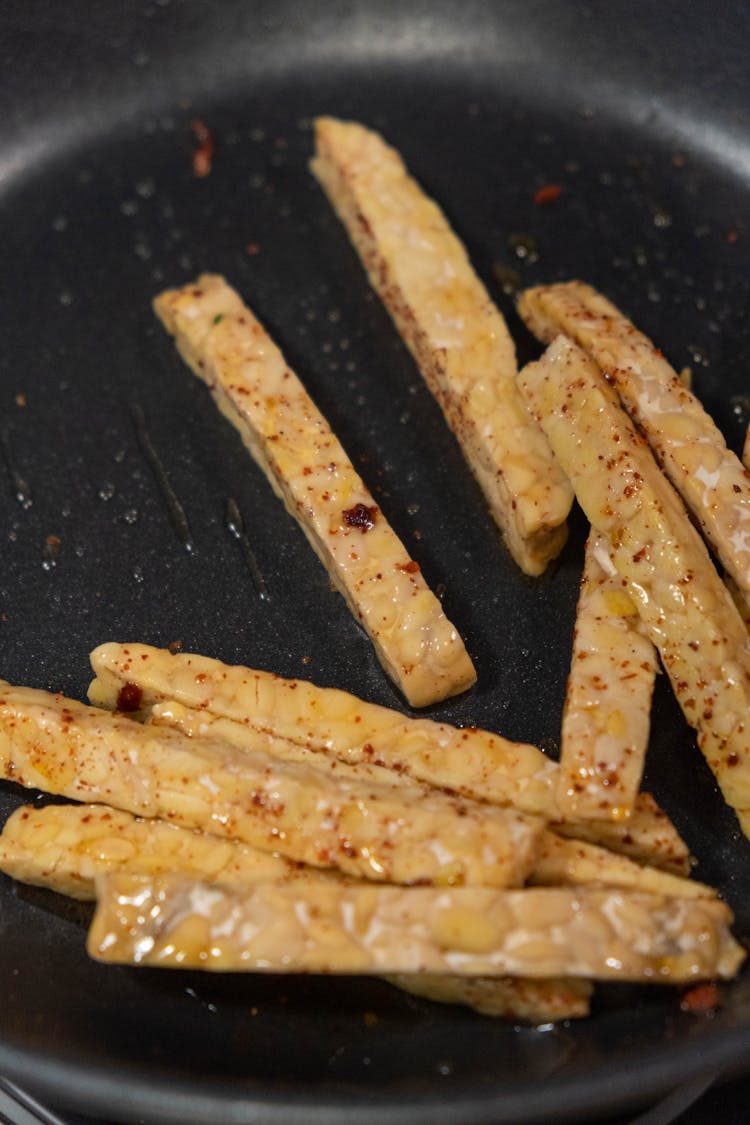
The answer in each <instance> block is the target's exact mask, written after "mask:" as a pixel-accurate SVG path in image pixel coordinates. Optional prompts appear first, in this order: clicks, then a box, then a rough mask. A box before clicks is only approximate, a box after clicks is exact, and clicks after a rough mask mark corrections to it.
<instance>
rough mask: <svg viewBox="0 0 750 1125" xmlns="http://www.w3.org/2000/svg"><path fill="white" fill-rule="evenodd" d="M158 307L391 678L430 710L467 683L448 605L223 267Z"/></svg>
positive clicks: (468, 670) (470, 671)
mask: <svg viewBox="0 0 750 1125" xmlns="http://www.w3.org/2000/svg"><path fill="white" fill-rule="evenodd" d="M154 308H155V310H156V312H157V314H158V316H159V317H160V318H161V320H162V322H163V324H164V326H165V328H166V329H167V331H168V332H170V333H171V334H172V335H173V336H174V337H175V342H176V344H177V347H178V348H179V351H180V353H181V355H182V356H183V358H184V359H185V361H186V363H187V364H188V365H189V366H190V368H191V369H192V370H193V371H194V372H195V374H196V375H198V376H199V377H200V378H201V379H203V380H205V382H206V383H207V384H208V387H209V389H210V391H211V393H212V395H213V397H214V399H215V400H216V403H217V405H218V406H219V408H220V409H221V410H222V412H223V413H224V414H225V415H226V416H227V417H228V418H229V420H230V421H231V422H232V424H233V425H234V426H235V427H236V428H237V430H238V431H239V433H240V435H241V437H242V439H243V441H244V442H245V445H246V446H247V448H248V449H249V451H250V453H251V454H252V456H253V457H254V458H255V460H256V461H257V463H258V464H259V465H260V467H261V468H262V469H263V471H264V472H265V474H266V476H267V477H268V480H269V481H270V483H271V485H272V486H273V488H274V490H275V491H276V493H277V495H278V496H280V497H281V499H282V500H283V501H284V503H285V505H286V507H287V509H288V510H289V512H290V513H291V514H292V515H293V516H294V517H295V518H296V519H297V521H298V523H299V525H300V527H301V528H302V530H303V531H304V532H305V535H306V536H307V538H308V540H309V541H310V543H311V545H312V547H313V548H314V550H315V551H316V552H317V554H318V556H319V558H320V559H321V561H322V563H323V565H324V566H325V567H326V568H327V570H328V572H329V574H330V575H331V578H332V579H333V581H334V582H335V584H336V586H337V587H338V589H339V590H340V591H341V593H342V594H343V595H344V597H345V598H346V601H347V603H348V605H349V608H350V609H351V611H352V613H353V614H354V616H355V617H356V618H357V620H358V621H360V622H361V623H362V625H363V626H364V628H365V629H366V630H367V632H368V634H369V636H370V639H371V640H372V642H373V645H374V646H375V651H376V652H377V655H378V657H379V659H380V661H381V663H382V665H383V667H384V668H385V670H386V671H387V672H388V674H389V676H391V677H392V679H393V680H394V682H395V683H396V684H397V685H398V687H399V688H400V689H401V691H402V692H403V693H404V695H405V696H406V698H407V700H408V701H409V703H411V704H412V706H414V707H425V706H427V705H428V704H430V703H436V702H437V701H439V700H441V699H445V698H446V697H447V696H450V695H455V694H456V693H458V692H461V691H465V690H466V688H468V687H471V685H472V684H473V683H474V681H475V680H476V673H475V671H474V667H473V665H472V663H471V660H470V659H469V655H468V653H467V652H466V649H465V648H464V644H463V641H462V640H461V638H460V637H459V635H458V633H457V632H456V629H455V628H454V626H453V625H452V624H451V622H450V621H449V620H448V619H447V618H446V616H445V614H444V613H443V610H442V607H441V605H440V602H439V601H438V599H437V597H436V596H435V594H434V593H433V592H432V590H431V589H430V588H429V586H428V585H427V583H426V582H425V580H424V577H423V576H422V574H421V571H420V569H419V565H418V564H417V563H416V562H414V561H413V560H412V559H410V557H409V555H408V553H407V551H406V548H405V547H404V545H403V543H402V542H401V540H400V539H399V538H398V536H397V535H396V533H395V532H394V531H393V529H392V528H391V526H390V524H389V523H388V521H387V520H386V518H385V516H384V515H383V513H382V512H381V511H380V509H379V507H378V506H377V505H376V503H375V501H374V500H373V497H372V495H371V494H370V492H369V490H368V489H367V488H366V486H365V484H364V482H363V481H362V479H361V478H360V476H359V475H358V473H357V472H356V471H355V469H354V467H353V465H352V463H351V461H350V460H349V458H348V457H347V455H346V453H345V451H344V449H343V448H342V446H341V443H340V442H339V440H338V438H337V437H336V435H335V434H334V433H333V432H332V430H331V428H330V426H329V425H328V423H327V422H326V420H325V418H324V417H323V415H322V414H321V413H320V411H319V410H318V409H317V407H316V406H315V403H314V402H313V401H312V399H311V398H310V396H309V395H308V393H307V391H306V390H305V388H304V387H303V386H302V384H301V382H300V381H299V379H298V378H297V376H296V375H295V374H294V372H292V371H291V370H290V369H289V367H288V366H287V364H286V362H285V360H284V357H283V355H282V354H281V352H280V351H279V349H278V348H277V347H276V345H275V344H274V342H273V340H272V339H271V338H270V336H269V335H268V333H267V332H266V331H265V329H264V328H263V326H262V325H261V324H260V323H259V322H258V320H256V318H255V317H254V316H253V314H252V313H251V312H250V310H249V309H248V308H247V307H246V306H245V305H244V304H243V302H242V300H241V299H240V297H239V296H238V295H237V293H235V291H234V290H233V289H231V288H230V286H229V285H227V283H226V282H225V281H224V279H223V278H221V277H217V276H215V275H210V274H204V275H203V276H202V277H200V278H199V279H198V281H197V283H195V284H193V285H187V286H185V287H184V288H183V289H174V290H168V291H167V292H165V293H162V294H161V296H159V297H157V298H156V300H155V302H154Z"/></svg>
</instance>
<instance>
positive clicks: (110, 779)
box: [0, 684, 543, 886]
mask: <svg viewBox="0 0 750 1125" xmlns="http://www.w3.org/2000/svg"><path fill="white" fill-rule="evenodd" d="M0 777H7V778H10V779H11V780H13V781H16V782H17V783H18V784H20V785H26V786H31V787H34V788H39V789H45V790H46V791H47V792H50V793H55V794H59V795H61V796H65V797H71V798H73V799H74V800H88V801H91V800H93V801H97V802H102V803H106V804H112V805H115V806H116V807H119V808H123V809H125V810H126V811H128V812H133V813H137V814H140V815H143V816H157V817H164V818H165V819H168V820H170V821H172V822H173V823H176V824H181V825H183V826H184V827H189V828H200V829H202V830H204V831H209V832H213V833H215V834H216V835H220V836H229V837H232V838H234V839H238V840H242V841H243V842H245V843H248V844H252V845H254V846H255V847H259V848H261V849H262V850H266V851H278V852H280V853H282V854H283V855H286V856H288V857H289V858H290V859H294V860H298V861H300V862H303V863H309V864H311V865H312V866H316V867H336V868H338V869H340V870H341V871H344V872H346V873H347V874H349V875H355V876H362V877H364V878H370V879H376V880H383V881H386V880H389V881H391V882H396V883H411V882H417V881H425V882H437V883H439V884H448V883H463V882H466V883H479V884H486V885H490V886H505V885H518V884H520V883H522V882H523V880H524V879H525V877H526V875H527V874H528V872H529V870H530V868H531V866H532V864H533V862H534V859H535V856H536V851H537V848H538V843H539V839H540V835H541V832H542V829H543V822H542V821H541V820H538V819H535V818H532V817H528V816H524V815H523V814H522V813H519V812H517V811H516V810H515V809H510V808H506V809H501V808H496V807H494V806H492V805H480V804H479V803H478V802H471V801H466V800H463V799H461V798H457V797H449V796H447V795H446V794H443V793H438V792H435V791H432V790H427V789H425V788H424V787H422V786H416V785H414V786H408V787H407V786H403V787H401V786H399V787H396V786H391V785H389V786H384V785H380V786H379V785H376V784H375V783H373V784H368V783H365V782H355V781H349V780H346V781H345V780H339V779H338V778H336V777H333V776H332V775H331V774H330V772H328V773H327V772H324V771H321V770H317V769H314V768H312V767H311V766H308V765H304V764H303V763H301V762H283V761H280V760H279V759H278V758H276V757H273V756H271V755H270V754H264V753H262V752H261V751H253V752H251V751H249V750H244V751H240V750H237V749H236V748H235V747H233V746H231V745H229V744H227V743H225V742H222V741H220V740H209V739H191V738H187V737H186V736H185V735H183V734H181V733H180V732H179V731H176V730H170V729H168V728H165V727H155V726H151V725H144V724H141V723H136V722H134V721H133V720H132V719H127V718H123V717H122V716H120V715H117V714H115V715H112V714H110V713H109V712H107V711H101V710H99V709H97V708H92V707H85V706H83V704H80V703H76V702H75V701H73V700H70V699H64V698H63V697H61V696H53V695H50V694H48V693H47V692H42V691H35V690H33V689H31V688H18V687H11V686H10V685H9V684H0Z"/></svg>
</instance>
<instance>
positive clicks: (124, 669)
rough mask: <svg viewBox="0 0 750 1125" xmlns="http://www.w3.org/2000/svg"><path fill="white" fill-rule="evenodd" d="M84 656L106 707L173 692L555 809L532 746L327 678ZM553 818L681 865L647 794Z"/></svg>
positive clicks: (118, 649) (471, 791) (316, 741)
mask: <svg viewBox="0 0 750 1125" xmlns="http://www.w3.org/2000/svg"><path fill="white" fill-rule="evenodd" d="M91 665H92V668H93V670H94V672H95V674H96V677H97V678H96V679H95V680H94V681H93V683H92V685H91V688H90V689H89V696H90V699H91V701H92V702H93V703H96V704H97V705H98V706H102V707H111V708H114V707H117V705H118V700H120V701H121V702H125V701H127V702H128V705H129V706H133V705H134V703H137V704H138V706H139V707H140V708H141V709H142V710H143V711H145V712H148V711H149V710H150V708H151V707H152V706H153V705H154V704H155V703H158V702H160V701H170V700H176V701H179V702H180V703H182V704H184V705H186V706H188V707H191V708H197V709H203V710H205V711H207V712H209V713H211V714H214V715H218V716H222V717H226V718H229V719H233V720H236V721H237V722H241V723H243V724H245V725H247V726H251V727H255V728H256V729H258V730H261V731H264V732H268V733H273V734H274V735H275V736H276V737H280V738H284V739H288V740H289V741H291V742H296V743H298V744H299V745H300V746H303V747H305V748H307V749H312V750H315V751H319V752H323V753H326V754H330V755H333V756H335V757H338V758H340V759H341V760H342V761H346V762H351V763H372V764H375V765H381V766H385V767H387V768H389V769H391V770H394V771H396V772H397V773H399V774H405V775H407V776H410V777H411V778H413V779H414V780H416V781H420V782H426V783H427V784H429V785H434V786H436V787H439V788H444V789H449V790H451V791H454V792H457V793H460V794H461V795H462V796H464V797H470V798H472V799H477V800H486V801H490V802H492V803H493V804H498V805H514V806H515V807H517V808H519V809H521V810H522V811H523V812H527V813H532V814H538V815H541V816H543V817H545V818H546V819H554V820H555V821H556V822H557V821H558V820H559V819H561V817H562V814H561V813H560V811H559V809H558V808H557V803H556V795H555V792H556V785H557V777H558V766H557V763H555V762H553V761H551V760H550V759H549V758H547V757H546V756H545V755H544V754H543V753H542V752H541V751H540V750H538V749H537V748H536V747H535V746H529V745H527V744H524V743H517V742H509V741H508V740H507V739H504V738H502V737H501V736H500V735H495V734H490V733H489V732H488V731H483V730H478V729H477V728H474V727H472V728H467V729H460V728H458V727H453V726H450V725H449V724H447V723H437V722H434V721H432V720H429V719H410V718H407V717H406V716H404V715H402V714H401V713H400V712H398V711H393V710H391V709H389V708H387V707H379V706H377V705H376V704H373V703H366V702H365V701H364V700H362V699H358V698H357V697H356V696H354V695H350V694H348V693H347V692H343V691H339V690H337V689H336V688H319V687H316V685H315V684H311V683H309V682H308V681H306V680H285V679H283V678H282V677H281V676H276V675H274V674H272V673H270V672H260V671H255V670H251V669H249V668H243V667H241V666H232V665H228V664H222V663H221V662H220V661H218V660H213V659H211V658H210V657H206V656H198V655H195V654H193V653H178V654H176V655H173V654H172V653H171V652H169V651H167V650H166V649H157V648H152V647H150V646H149V645H142V644H117V643H115V642H111V643H109V644H103V645H100V646H99V647H98V648H96V649H94V651H93V652H92V654H91ZM555 828H556V830H557V831H561V832H564V833H565V834H566V835H569V834H570V835H578V834H580V833H585V838H586V839H590V840H592V841H593V842H601V843H604V844H606V845H607V846H608V847H610V848H612V849H613V850H616V851H623V852H625V853H626V854H628V855H631V856H632V857H633V858H635V859H637V860H640V861H642V862H647V863H654V864H656V865H657V866H659V867H666V868H669V869H670V870H673V871H675V872H676V873H677V874H687V873H688V871H689V856H688V851H687V848H686V846H685V844H684V842H683V841H682V840H681V839H680V837H679V835H678V834H677V832H676V830H675V828H674V826H673V825H672V823H671V822H670V820H669V819H668V817H667V816H666V814H665V813H664V812H662V810H661V809H659V807H658V806H657V805H656V804H655V803H654V801H653V799H652V798H650V797H649V796H648V795H647V794H641V795H640V796H639V798H638V801H637V802H636V806H635V809H634V811H633V815H632V816H631V818H630V820H629V821H628V823H627V825H617V824H609V823H602V824H601V825H597V824H593V823H588V824H587V823H586V822H579V821H576V822H569V823H567V824H564V825H563V824H557V823H556V825H555Z"/></svg>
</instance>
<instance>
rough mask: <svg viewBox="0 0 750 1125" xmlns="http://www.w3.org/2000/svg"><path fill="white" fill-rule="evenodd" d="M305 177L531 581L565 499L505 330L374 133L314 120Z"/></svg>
mask: <svg viewBox="0 0 750 1125" xmlns="http://www.w3.org/2000/svg"><path fill="white" fill-rule="evenodd" d="M315 144H316V148H315V159H314V160H313V161H312V163H311V168H312V171H313V172H314V174H315V175H316V176H317V178H318V180H319V181H320V183H321V185H322V186H323V188H324V190H325V191H326V193H327V195H328V197H329V199H330V201H331V203H332V205H333V207H334V209H335V210H336V212H337V214H338V216H339V218H340V219H341V221H342V222H343V223H344V225H345V227H346V229H347V231H348V233H349V236H350V238H351V240H352V242H353V244H354V246H355V248H356V250H357V251H358V253H359V255H360V258H361V259H362V262H363V265H364V267H365V269H366V270H367V274H368V276H369V279H370V283H371V284H372V286H373V288H374V289H375V290H376V292H377V293H378V295H379V296H380V298H381V299H382V301H383V303H384V304H385V306H386V308H387V309H388V311H389V313H390V314H391V316H392V317H393V320H394V321H395V324H396V327H397V328H398V331H399V332H400V334H401V336H402V337H403V339H404V341H405V342H406V344H407V345H408V347H409V348H410V349H411V351H412V353H413V355H414V358H415V359H416V362H417V365H418V366H419V369H420V371H421V373H422V375H423V376H424V379H425V381H426V382H427V385H428V386H429V388H430V390H431V391H432V393H433V395H434V396H435V398H436V399H437V401H438V402H439V404H440V406H441V407H442V410H443V413H444V415H445V417H446V420H447V422H448V425H449V426H450V427H451V429H452V430H453V432H454V434H455V435H456V437H457V439H458V441H459V443H460V445H461V448H462V450H463V453H464V456H465V457H466V460H467V462H468V464H469V466H470V468H471V469H472V471H473V473H474V475H475V476H476V478H477V481H478V482H479V484H480V486H481V488H482V490H483V492H484V495H485V498H486V500H487V503H488V504H489V507H490V511H491V512H492V515H493V517H494V519H495V520H496V522H497V524H498V526H499V528H500V530H501V531H502V533H503V536H504V538H505V540H506V543H507V545H508V547H509V549H510V551H511V553H512V555H513V557H514V558H515V560H516V562H517V563H518V565H519V566H520V567H521V568H522V569H523V570H525V571H526V572H527V573H528V574H540V573H541V572H542V571H543V570H544V568H545V567H546V566H547V563H548V562H549V561H550V559H552V558H554V557H555V556H556V555H557V554H558V553H559V551H560V550H561V549H562V546H563V544H564V542H565V535H566V530H565V520H566V517H567V515H568V512H569V510H570V505H571V502H572V494H571V491H570V488H569V486H568V482H567V481H566V479H565V477H564V475H563V474H562V473H561V472H560V470H559V469H558V467H557V466H556V465H555V463H554V460H553V458H552V456H551V454H550V451H549V447H548V445H547V442H546V440H545V438H544V435H543V434H542V433H541V432H540V431H539V428H538V427H537V426H536V425H535V424H534V422H533V421H532V419H531V418H530V417H529V415H528V412H527V411H526V408H525V406H524V403H523V400H522V398H521V396H520V395H519V393H518V389H517V387H516V385H515V376H516V370H517V369H516V357H515V349H514V346H513V341H512V340H511V337H510V335H509V333H508V329H507V327H506V324H505V321H504V320H503V317H502V316H501V314H500V312H499V311H498V309H497V308H496V307H495V305H494V304H493V303H492V301H491V300H490V297H489V294H488V293H487V290H486V289H485V287H484V285H483V284H482V282H481V281H480V280H479V278H478V277H477V275H476V273H475V272H474V270H473V269H472V267H471V263H470V262H469V259H468V257H467V255H466V250H465V249H464V247H463V245H462V244H461V242H460V241H459V240H458V238H457V237H456V235H455V234H454V233H453V231H452V230H451V228H450V226H449V224H448V221H447V219H446V218H445V215H444V214H443V212H442V211H441V210H440V208H439V207H438V206H437V205H436V204H435V203H434V202H433V201H432V200H431V199H428V198H427V196H426V195H425V194H424V192H423V191H422V189H421V188H420V187H419V185H418V184H417V183H416V182H415V181H414V180H413V179H412V178H411V177H410V176H409V174H408V172H407V170H406V168H405V167H404V164H403V161H402V160H401V157H400V156H399V155H398V153H397V152H396V151H395V150H394V149H392V148H390V147H389V146H388V145H387V144H386V143H385V141H384V140H383V139H382V137H380V136H379V135H378V134H377V133H374V132H372V131H371V130H369V129H365V128H364V127H363V126H361V125H358V124H356V123H353V122H345V121H337V120H335V119H333V118H330V117H321V118H318V119H317V120H316V122H315Z"/></svg>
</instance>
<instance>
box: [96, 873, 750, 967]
mask: <svg viewBox="0 0 750 1125" xmlns="http://www.w3.org/2000/svg"><path fill="white" fill-rule="evenodd" d="M97 900H98V906H97V911H96V915H95V917H94V921H93V923H92V926H91V929H90V931H89V940H88V950H89V953H90V954H91V955H92V956H93V957H95V958H97V959H99V960H103V961H115V962H119V963H128V964H136V965H158V966H162V967H182V968H201V969H210V970H214V971H238V970H239V971H246V972H318V973H331V972H336V973H389V974H391V973H404V972H406V973H419V972H426V973H455V974H457V975H466V976H508V975H510V976H527V977H547V978H548V977H555V976H576V977H587V978H591V977H593V978H597V979H604V980H607V979H610V980H623V981H627V980H630V981H637V980H643V981H653V982H660V983H667V982H671V983H680V982H683V981H693V980H700V979H705V978H711V977H717V976H718V977H731V976H733V975H734V974H735V973H736V971H737V969H738V967H739V965H740V964H741V962H742V960H743V957H744V954H743V952H742V950H741V948H740V947H739V945H738V944H737V943H736V942H735V941H734V939H733V937H732V935H731V933H730V932H729V928H728V927H729V925H730V923H731V920H732V915H731V912H730V910H729V908H728V907H727V906H726V905H725V904H724V903H722V902H720V901H719V900H718V899H703V898H697V899H685V898H667V897H665V896H662V895H648V894H639V893H636V892H623V891H613V890H609V889H584V890H581V889H580V888H547V887H543V888H533V889H527V890H519V891H504V892H501V891H497V890H493V889H491V888H486V887H454V888H432V887H388V886H382V885H378V886H376V885H375V884H371V885H369V886H366V885H364V884H356V885H353V884H339V885H334V884H333V883H332V884H331V885H330V886H328V885H326V886H324V885H323V884H322V883H321V884H320V885H318V886H316V887H314V888H313V887H311V886H310V884H308V883H305V882H300V883H299V884H297V883H295V881H294V880H289V881H287V882H284V883H263V884H258V885H256V886H249V887H242V886H238V885H236V884H235V885H231V886H222V885H221V884H206V883H200V882H197V881H195V880H193V879H188V878H185V877H184V876H182V877H181V876H154V877H145V878H143V877H138V876H132V875H124V874H117V875H105V876H102V877H100V879H99V880H98V881H97Z"/></svg>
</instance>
